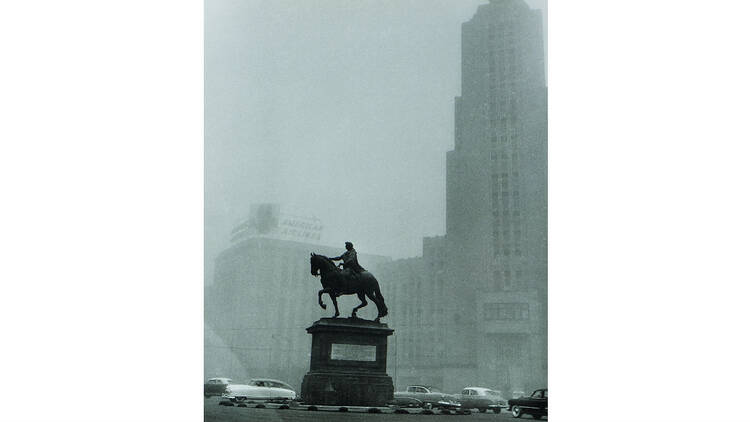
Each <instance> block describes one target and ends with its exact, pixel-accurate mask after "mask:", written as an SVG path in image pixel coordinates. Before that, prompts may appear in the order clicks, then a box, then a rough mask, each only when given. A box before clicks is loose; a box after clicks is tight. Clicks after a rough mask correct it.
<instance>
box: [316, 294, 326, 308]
mask: <svg viewBox="0 0 750 422" xmlns="http://www.w3.org/2000/svg"><path fill="white" fill-rule="evenodd" d="M323 293H327V292H326V290H325V289H323V290H318V304H319V305H320V307H321V308H323V309H325V308H326V304H325V303H323Z"/></svg>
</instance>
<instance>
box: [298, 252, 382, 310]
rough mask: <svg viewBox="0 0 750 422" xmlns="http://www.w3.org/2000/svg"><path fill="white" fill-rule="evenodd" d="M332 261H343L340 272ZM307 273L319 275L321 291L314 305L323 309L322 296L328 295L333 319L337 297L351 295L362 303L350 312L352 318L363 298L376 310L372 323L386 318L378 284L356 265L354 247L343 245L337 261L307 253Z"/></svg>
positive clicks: (364, 302)
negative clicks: (308, 259)
mask: <svg viewBox="0 0 750 422" xmlns="http://www.w3.org/2000/svg"><path fill="white" fill-rule="evenodd" d="M334 260H342V261H344V262H343V264H340V265H342V266H343V267H344V268H343V269H339V268H338V266H336V264H335V263H334ZM310 273H311V274H312V275H314V276H318V275H319V276H320V284H322V285H323V289H322V290H319V291H318V304H320V307H321V308H323V309H326V305H325V303H323V294H325V293H328V296H329V297H330V298H331V301H332V302H333V307H334V308H335V309H336V313H335V314H334V315H333V317H334V318H336V317H338V316H339V305H338V303H337V302H336V298H337V297H338V296H341V295H354V294H356V295H357V297H359V300H360V301H361V302H362V303H360V304H359V305H357V306H356V307H355V308H354V309H352V318H357V309H359V308H362V307H364V306H366V305H367V300H366V299H365V296H367V297H368V298H370V300H371V301H373V302H375V305H376V306H377V307H378V316H377V318H375V322H380V318H382V317H384V316H386V315H388V307H387V306H385V299H384V298H383V295H382V294H381V293H380V285H379V284H378V280H376V279H375V276H373V275H372V274H371V273H370V272H369V271H367V270H365V269H364V268H362V267H361V266H360V265H359V263H358V262H357V251H355V250H354V245H352V243H351V242H346V252H344V254H343V255H341V256H339V257H335V258H328V257H326V256H323V255H317V254H315V253H311V254H310Z"/></svg>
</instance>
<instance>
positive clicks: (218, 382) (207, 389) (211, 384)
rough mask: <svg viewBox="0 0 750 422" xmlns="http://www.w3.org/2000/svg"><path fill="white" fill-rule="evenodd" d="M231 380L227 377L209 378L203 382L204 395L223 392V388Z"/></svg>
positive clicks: (218, 394)
mask: <svg viewBox="0 0 750 422" xmlns="http://www.w3.org/2000/svg"><path fill="white" fill-rule="evenodd" d="M231 383H232V380H231V379H229V378H209V379H208V381H206V383H205V384H203V395H204V396H206V397H211V396H220V395H222V394H223V393H224V389H225V388H226V387H227V385H229V384H231Z"/></svg>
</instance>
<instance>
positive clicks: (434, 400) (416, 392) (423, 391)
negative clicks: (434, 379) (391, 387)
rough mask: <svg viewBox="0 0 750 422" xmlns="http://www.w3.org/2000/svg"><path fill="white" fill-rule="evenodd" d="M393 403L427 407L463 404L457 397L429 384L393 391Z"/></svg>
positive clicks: (449, 406) (447, 407) (454, 406)
mask: <svg viewBox="0 0 750 422" xmlns="http://www.w3.org/2000/svg"><path fill="white" fill-rule="evenodd" d="M393 403H395V404H396V405H397V406H403V405H404V404H407V406H421V407H426V408H428V409H429V408H433V407H435V408H439V409H458V408H460V407H461V404H460V403H459V402H458V400H457V399H456V397H454V396H452V395H450V394H446V393H443V392H441V391H440V390H438V389H437V388H435V387H430V386H427V385H410V386H408V387H406V391H396V392H395V393H393Z"/></svg>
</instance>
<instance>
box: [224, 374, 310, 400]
mask: <svg viewBox="0 0 750 422" xmlns="http://www.w3.org/2000/svg"><path fill="white" fill-rule="evenodd" d="M221 396H222V397H224V398H225V399H229V400H230V401H233V402H240V401H245V400H263V401H290V400H294V399H296V398H297V393H296V392H295V391H294V389H293V388H292V387H291V386H290V385H289V384H287V383H285V382H283V381H279V380H274V379H268V378H254V379H252V380H250V381H249V382H248V383H247V384H230V385H228V386H227V387H226V390H225V391H224V394H222V395H221Z"/></svg>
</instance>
